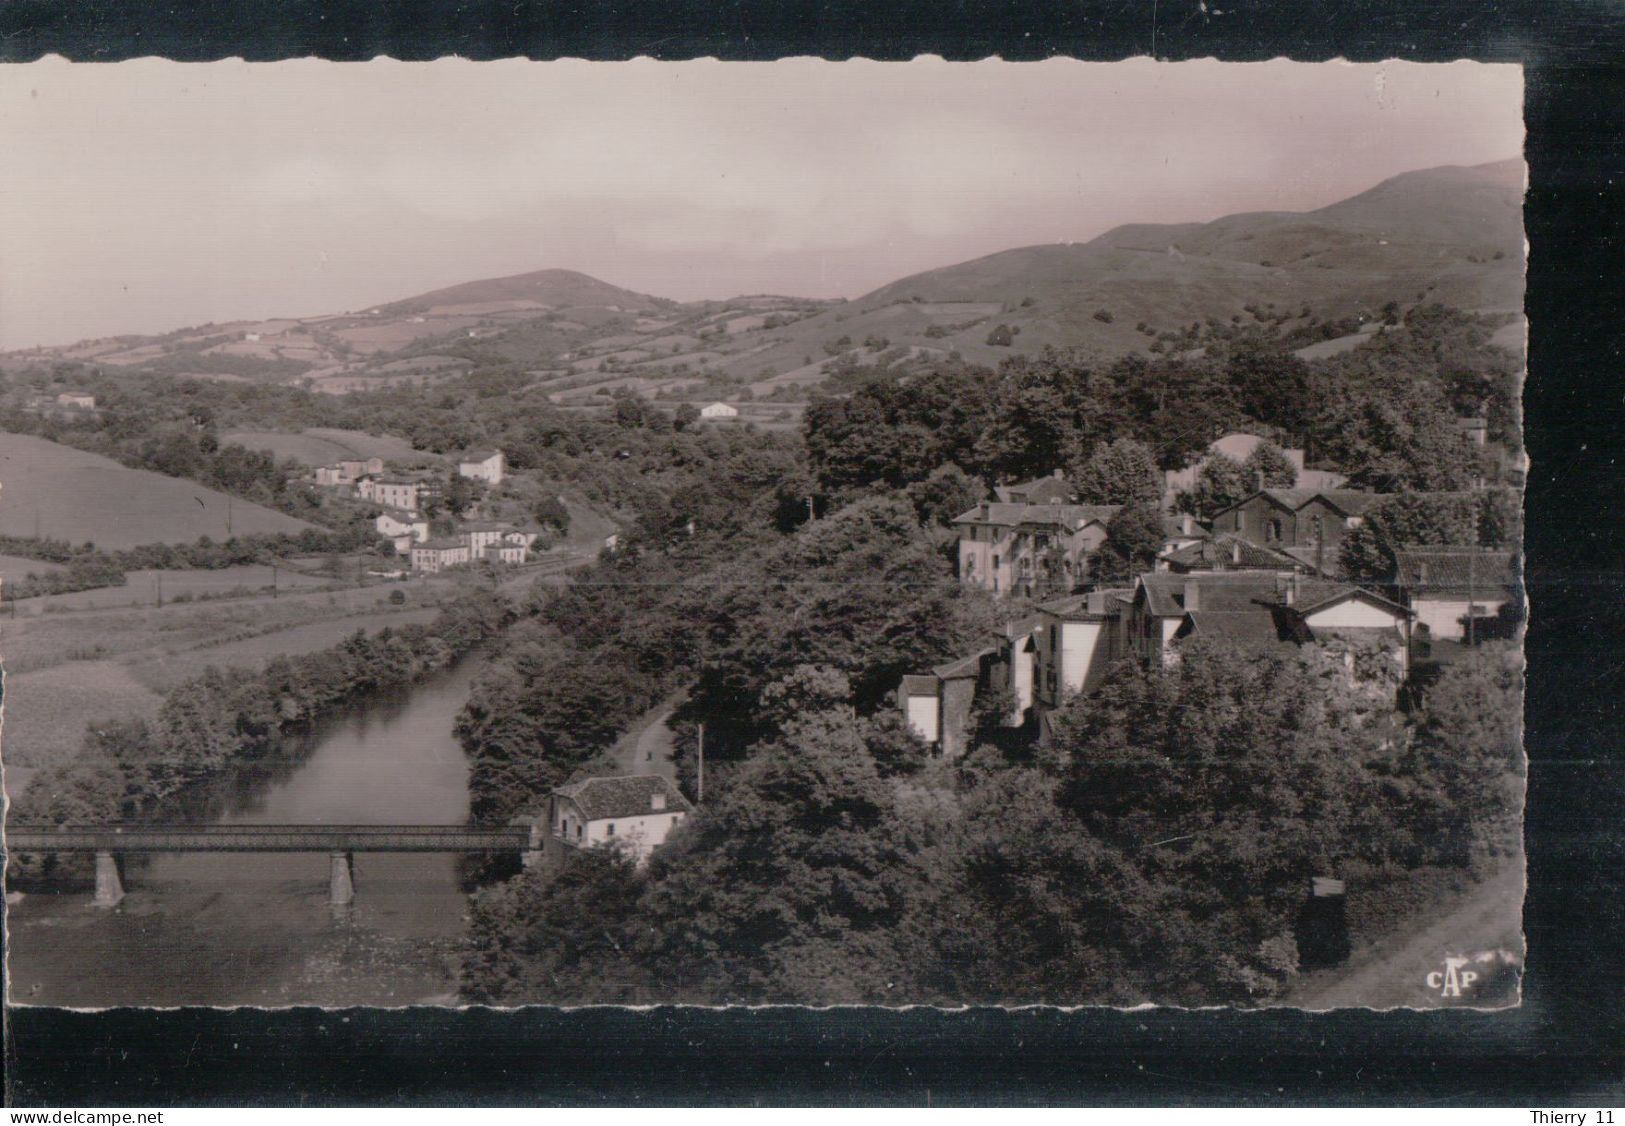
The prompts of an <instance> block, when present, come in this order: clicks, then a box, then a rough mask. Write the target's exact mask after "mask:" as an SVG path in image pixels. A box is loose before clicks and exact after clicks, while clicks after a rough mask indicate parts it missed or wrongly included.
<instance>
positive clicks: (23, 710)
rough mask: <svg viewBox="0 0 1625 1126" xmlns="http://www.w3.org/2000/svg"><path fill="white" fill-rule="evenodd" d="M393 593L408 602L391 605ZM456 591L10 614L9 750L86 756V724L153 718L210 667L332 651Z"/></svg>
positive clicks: (13, 758) (23, 762)
mask: <svg viewBox="0 0 1625 1126" xmlns="http://www.w3.org/2000/svg"><path fill="white" fill-rule="evenodd" d="M166 581H167V580H166ZM394 590H400V591H402V592H403V593H404V594H406V596H407V601H406V602H405V603H403V604H399V605H397V604H394V603H391V602H389V601H388V599H389V595H390V593H391V592H392V591H394ZM450 592H451V585H450V584H449V583H446V582H444V581H433V580H430V581H420V582H415V583H408V584H375V585H371V586H367V587H360V588H352V589H348V590H339V591H328V592H319V593H305V594H288V595H284V596H283V597H281V598H277V599H271V598H269V597H265V596H261V597H257V598H246V599H241V600H231V601H223V602H214V603H210V602H204V603H178V604H177V603H170V604H167V605H165V606H164V607H163V608H162V609H158V608H156V607H151V606H148V607H145V608H124V609H116V610H105V609H103V610H79V611H73V612H67V613H54V614H44V615H39V616H36V617H20V618H16V619H10V618H7V619H5V620H4V621H0V657H3V659H4V663H5V670H6V680H5V716H4V728H3V731H0V754H3V756H4V758H5V761H6V763H7V764H8V766H17V767H24V768H37V767H39V766H42V765H47V764H49V763H51V762H55V761H60V760H61V759H62V758H63V757H65V756H71V755H72V754H74V753H76V752H77V750H78V748H79V746H80V743H81V741H82V739H83V737H84V731H85V725H86V724H87V723H89V722H91V721H93V720H96V719H101V718H111V717H124V716H151V715H152V714H153V713H154V712H155V711H156V709H157V707H158V705H159V703H160V702H161V701H162V697H163V693H165V692H167V691H169V690H170V689H171V688H173V687H174V686H175V685H176V684H178V683H180V682H181V681H183V680H186V679H188V678H190V677H193V676H196V675H198V674H200V673H201V672H203V671H204V669H206V668H208V667H209V666H210V665H214V666H216V667H219V668H257V667H258V666H260V665H261V664H263V663H264V662H265V661H267V660H269V659H270V658H272V657H275V656H281V655H295V654H300V653H310V652H314V651H316V650H318V649H325V648H327V647H328V646H331V645H335V644H337V643H338V642H340V641H342V640H344V638H346V637H348V636H349V635H350V634H353V633H355V632H356V630H358V629H363V630H366V631H367V632H369V633H370V632H374V631H376V630H379V629H382V628H384V627H385V626H391V625H393V626H402V625H405V624H407V623H409V622H420V623H421V622H426V621H429V620H430V619H432V618H433V617H434V615H435V614H436V613H438V608H437V606H436V603H437V602H438V600H439V599H440V598H441V597H442V596H444V595H447V594H449V593H450ZM12 781H13V782H15V781H16V779H13V780H12Z"/></svg>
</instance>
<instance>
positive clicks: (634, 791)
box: [548, 774, 694, 864]
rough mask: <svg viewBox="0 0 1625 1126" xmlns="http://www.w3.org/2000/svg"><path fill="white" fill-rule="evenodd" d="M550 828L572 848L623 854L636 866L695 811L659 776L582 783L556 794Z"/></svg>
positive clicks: (616, 778) (623, 777) (564, 787)
mask: <svg viewBox="0 0 1625 1126" xmlns="http://www.w3.org/2000/svg"><path fill="white" fill-rule="evenodd" d="M548 806H549V809H548V824H549V825H550V826H551V827H552V833H553V836H554V837H555V838H557V839H558V840H559V841H561V842H563V843H564V844H566V845H569V846H570V847H571V848H593V847H594V846H599V845H602V846H605V847H614V848H624V849H626V850H627V853H628V855H630V856H631V857H632V858H633V859H634V860H636V861H637V862H638V863H639V864H642V863H644V862H645V861H647V860H648V859H649V854H650V853H652V852H653V851H654V850H655V849H657V848H659V847H660V846H661V845H662V844H664V843H665V841H666V838H667V836H669V835H670V834H671V831H672V830H673V829H675V828H676V827H677V826H678V825H679V824H681V823H682V820H683V818H685V817H687V816H688V815H689V814H690V813H692V812H693V811H694V806H693V805H692V804H691V803H690V802H689V800H688V799H687V798H685V797H684V796H683V795H682V793H681V792H680V791H679V790H678V789H677V786H676V784H675V783H674V782H672V781H671V780H670V779H668V778H665V777H662V776H661V775H658V774H640V775H623V776H619V777H612V778H586V779H583V780H582V781H580V782H576V783H574V784H573V785H569V786H561V787H559V788H558V789H557V790H554V791H553V793H552V796H551V797H550V799H549V802H548Z"/></svg>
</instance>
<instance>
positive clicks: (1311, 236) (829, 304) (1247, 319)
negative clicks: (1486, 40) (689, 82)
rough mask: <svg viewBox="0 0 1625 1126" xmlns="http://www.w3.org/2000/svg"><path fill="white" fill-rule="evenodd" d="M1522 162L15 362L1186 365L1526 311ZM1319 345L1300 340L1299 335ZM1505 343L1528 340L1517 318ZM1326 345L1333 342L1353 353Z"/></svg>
mask: <svg viewBox="0 0 1625 1126" xmlns="http://www.w3.org/2000/svg"><path fill="white" fill-rule="evenodd" d="M1524 183H1525V171H1524V164H1523V161H1522V160H1521V159H1512V160H1504V161H1497V162H1494V163H1491V164H1482V165H1475V166H1472V167H1458V166H1444V167H1439V168H1427V169H1420V170H1416V171H1411V172H1405V173H1401V174H1400V175H1397V176H1393V177H1390V178H1389V179H1387V180H1384V181H1382V182H1381V183H1379V184H1377V185H1375V186H1374V187H1372V188H1370V189H1368V190H1366V191H1363V192H1360V193H1358V194H1356V195H1353V196H1350V197H1349V198H1347V199H1344V200H1340V201H1338V202H1336V203H1333V204H1330V205H1328V206H1325V207H1321V208H1318V209H1315V210H1312V211H1305V212H1284V211H1264V212H1248V213H1242V214H1236V215H1228V216H1224V217H1222V218H1219V219H1215V220H1212V221H1211V222H1205V223H1173V224H1152V223H1134V224H1127V225H1124V226H1120V227H1116V228H1113V229H1112V230H1109V231H1107V232H1105V233H1104V234H1101V235H1099V236H1097V237H1096V238H1094V239H1091V240H1089V241H1087V242H1079V243H1055V244H1049V245H1040V246H1024V247H1015V248H1012V249H1009V250H1004V251H1000V252H998V253H996V254H990V255H987V256H985V257H982V258H976V259H972V260H970V261H965V262H958V263H954V264H952V265H948V266H943V267H941V268H938V269H933V270H926V271H923V272H920V273H916V274H913V275H910V276H908V277H904V278H901V279H899V280H897V281H894V282H891V283H889V284H887V285H884V286H881V287H880V288H878V289H876V290H874V291H872V292H870V293H867V294H864V295H863V296H861V297H857V298H854V299H852V300H850V301H822V300H812V299H806V298H795V297H784V296H778V295H768V294H755V295H748V296H746V295H742V296H738V297H734V298H731V299H728V300H722V301H715V300H713V301H695V302H688V303H684V304H680V303H678V302H675V301H671V300H668V299H666V298H662V297H657V296H653V295H650V294H644V293H638V292H636V291H634V290H630V289H625V288H622V287H620V286H616V285H611V284H610V283H608V282H604V281H601V280H599V279H597V278H594V277H591V276H589V275H587V274H583V273H579V272H577V271H573V270H555V269H548V270H537V271H533V272H531V273H525V274H516V275H513V276H511V277H502V278H487V279H481V280H475V281H469V282H464V283H462V284H459V285H453V286H448V287H445V288H441V289H436V290H432V291H429V292H427V293H421V294H418V295H416V296H414V297H408V298H404V299H401V300H397V301H394V302H391V303H388V304H384V305H379V306H376V307H373V308H370V309H367V310H363V311H361V312H355V313H341V314H335V315H331V316H326V317H308V318H302V319H291V318H284V319H282V320H280V321H263V322H236V323H233V324H228V325H206V326H202V327H200V328H195V329H187V330H181V331H179V332H175V333H168V334H165V335H163V336H159V337H120V338H114V339H108V340H99V341H86V342H81V343H80V344H77V345H73V346H71V347H67V348H56V349H37V350H33V351H31V352H27V353H14V354H13V355H12V356H11V357H10V360H11V361H13V362H17V361H21V362H37V361H38V360H40V359H42V358H54V359H65V360H83V361H86V362H94V363H98V364H105V365H109V366H118V367H124V368H126V369H130V370H151V371H154V372H163V373H168V374H185V375H196V376H199V377H202V378H216V379H245V378H246V379H259V380H270V381H281V382H286V381H291V380H296V379H300V380H306V381H307V382H308V385H310V386H312V387H314V388H317V389H321V390H326V391H332V392H335V393H344V392H348V391H354V390H361V389H366V388H370V387H380V386H387V385H390V384H391V383H393V382H395V381H397V380H410V381H415V382H418V383H422V382H434V381H438V380H442V379H450V378H455V377H456V376H457V375H458V374H460V373H462V372H465V371H468V370H471V369H473V368H475V367H479V366H481V365H484V364H503V365H511V366H515V367H518V368H520V369H522V370H524V371H526V372H528V373H529V374H530V375H531V376H532V377H533V378H534V379H535V380H536V382H537V384H538V389H539V390H541V391H544V392H545V393H546V394H548V395H549V396H550V397H552V398H553V399H554V400H555V401H558V402H561V403H577V404H583V405H585V404H589V403H593V402H599V401H601V399H594V396H595V395H602V394H603V393H604V392H606V391H608V390H610V389H611V388H613V387H621V386H624V387H632V388H635V389H637V390H639V391H642V392H644V393H649V394H654V393H665V394H667V396H668V397H670V396H672V395H686V394H693V395H696V396H700V397H710V398H715V397H719V396H725V395H727V394H729V393H731V392H730V391H729V388H730V387H736V388H737V387H741V386H749V388H750V390H751V393H752V394H753V395H754V396H755V397H757V398H764V397H777V398H781V399H782V398H786V397H795V395H797V394H800V392H797V391H796V388H798V387H800V388H805V387H808V386H812V385H816V384H819V383H822V382H823V381H824V380H825V379H827V378H828V377H829V375H830V374H831V373H832V371H834V370H836V369H838V368H841V367H851V366H859V367H877V366H878V367H887V366H890V365H893V364H896V365H909V364H918V363H922V362H930V361H932V360H934V359H938V358H943V357H948V356H953V355H957V356H958V357H960V358H962V359H964V360H966V361H969V362H974V363H983V364H989V365H996V364H997V363H999V362H1000V361H1001V360H1004V359H1006V358H1008V357H1010V356H1012V355H1016V354H1020V353H1027V354H1035V353H1037V352H1039V351H1041V350H1042V349H1043V348H1045V347H1051V346H1053V347H1061V348H1081V349H1083V350H1084V351H1085V352H1089V353H1093V354H1096V355H1098V356H1100V357H1102V358H1109V357H1114V356H1118V355H1122V354H1125V353H1140V354H1151V353H1157V352H1163V353H1166V352H1171V351H1174V350H1176V349H1178V348H1181V347H1189V345H1188V344H1184V345H1182V344H1180V343H1179V341H1180V340H1183V339H1187V338H1188V334H1189V332H1190V330H1191V327H1192V326H1193V325H1195V326H1198V327H1199V326H1202V325H1205V324H1215V323H1217V324H1224V323H1232V324H1247V323H1252V322H1253V321H1254V320H1255V319H1256V321H1259V322H1261V321H1263V320H1264V319H1265V318H1266V317H1267V318H1268V319H1269V320H1270V322H1271V323H1272V325H1273V326H1274V327H1275V329H1276V330H1278V331H1280V332H1282V333H1291V332H1295V331H1297V330H1308V332H1307V335H1308V337H1309V338H1311V339H1318V338H1317V337H1315V335H1314V333H1315V332H1316V330H1317V326H1319V325H1328V324H1338V325H1343V324H1346V323H1347V322H1348V321H1349V320H1350V319H1353V320H1354V321H1355V322H1356V323H1357V322H1359V321H1360V320H1367V321H1368V320H1371V319H1373V318H1374V317H1375V316H1377V315H1378V313H1379V311H1380V310H1382V309H1384V308H1385V307H1386V306H1388V305H1389V304H1390V303H1393V304H1395V305H1397V306H1398V307H1399V308H1401V309H1404V308H1409V307H1411V306H1412V305H1416V304H1421V303H1425V302H1434V301H1437V302H1441V303H1443V304H1446V305H1452V306H1455V307H1457V308H1460V309H1465V310H1471V311H1482V312H1491V313H1500V314H1518V313H1520V312H1521V310H1522V305H1523V288H1524V278H1523V258H1524V254H1523V251H1524V233H1523V222H1522V204H1523V192H1524ZM1303 335H1305V334H1303V333H1300V337H1302V336H1303ZM1507 336H1508V339H1509V340H1511V341H1513V342H1514V345H1513V346H1521V330H1520V327H1519V326H1518V325H1508V326H1507ZM1328 344H1329V345H1330V346H1332V347H1336V346H1337V345H1335V344H1331V342H1328Z"/></svg>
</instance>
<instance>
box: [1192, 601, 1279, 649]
mask: <svg viewBox="0 0 1625 1126" xmlns="http://www.w3.org/2000/svg"><path fill="white" fill-rule="evenodd" d="M1279 609H1280V608H1278V607H1270V606H1255V607H1253V608H1252V609H1251V610H1192V611H1191V612H1190V613H1189V614H1186V615H1185V625H1184V626H1182V627H1181V628H1180V631H1179V634H1178V636H1180V637H1189V636H1191V635H1193V634H1194V635H1196V636H1199V637H1212V638H1218V639H1220V640H1223V641H1229V642H1232V643H1234V644H1236V645H1240V646H1242V647H1243V648H1245V649H1249V650H1256V651H1270V650H1275V649H1296V648H1297V647H1298V646H1299V645H1300V644H1302V643H1303V642H1305V641H1308V640H1311V637H1310V636H1309V631H1308V630H1307V629H1304V628H1303V626H1302V624H1301V623H1300V622H1299V621H1298V619H1297V618H1296V617H1295V616H1294V615H1291V614H1283V613H1279V612H1278V611H1279Z"/></svg>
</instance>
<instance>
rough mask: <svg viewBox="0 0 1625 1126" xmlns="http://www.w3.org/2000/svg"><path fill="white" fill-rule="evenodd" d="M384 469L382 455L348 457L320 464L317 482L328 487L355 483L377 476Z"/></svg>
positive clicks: (317, 471)
mask: <svg viewBox="0 0 1625 1126" xmlns="http://www.w3.org/2000/svg"><path fill="white" fill-rule="evenodd" d="M383 471H384V459H383V458H381V457H369V458H365V459H359V458H346V459H344V460H341V461H336V462H334V463H333V464H332V465H322V466H318V467H317V469H316V483H317V484H318V485H324V486H328V487H334V486H338V485H353V484H355V483H356V482H357V481H359V480H360V479H361V478H363V477H366V476H369V475H373V476H376V475H377V474H379V473H382V472H383Z"/></svg>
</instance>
